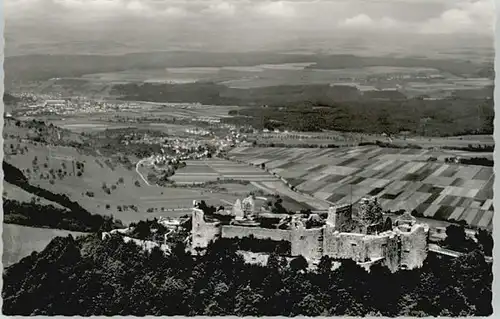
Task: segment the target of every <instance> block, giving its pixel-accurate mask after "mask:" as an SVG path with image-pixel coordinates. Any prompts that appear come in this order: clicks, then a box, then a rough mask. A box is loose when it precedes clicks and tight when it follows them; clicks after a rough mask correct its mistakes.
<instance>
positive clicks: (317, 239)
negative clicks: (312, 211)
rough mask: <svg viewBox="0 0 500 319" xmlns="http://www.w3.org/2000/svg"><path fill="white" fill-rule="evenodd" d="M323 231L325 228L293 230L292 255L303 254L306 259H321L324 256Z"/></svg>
mask: <svg viewBox="0 0 500 319" xmlns="http://www.w3.org/2000/svg"><path fill="white" fill-rule="evenodd" d="M323 231H324V229H323V228H312V229H305V228H304V229H294V230H292V232H291V246H292V256H300V255H302V256H303V257H305V258H306V259H320V258H321V256H323V235H324V234H323Z"/></svg>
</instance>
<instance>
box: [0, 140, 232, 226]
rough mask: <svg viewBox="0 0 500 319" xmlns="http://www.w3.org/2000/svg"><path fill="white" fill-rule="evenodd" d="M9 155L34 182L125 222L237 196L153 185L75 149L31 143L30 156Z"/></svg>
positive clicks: (118, 165) (168, 213)
mask: <svg viewBox="0 0 500 319" xmlns="http://www.w3.org/2000/svg"><path fill="white" fill-rule="evenodd" d="M35 157H37V164H36V165H34V164H33V161H34V159H35ZM5 159H6V161H7V162H8V163H11V164H13V165H14V166H16V167H17V168H19V169H21V170H22V171H23V173H24V174H25V176H26V177H28V179H29V181H30V184H32V185H35V186H39V187H41V188H44V189H47V190H49V191H52V192H53V193H56V194H66V195H67V196H68V197H69V198H70V199H71V200H72V201H76V202H78V203H79V204H80V205H82V206H83V207H84V208H85V209H87V210H88V211H89V212H91V213H98V214H102V215H111V214H112V215H113V216H114V217H115V218H118V219H121V220H122V221H123V222H125V223H129V222H133V221H138V220H141V219H146V218H154V217H159V216H165V217H166V216H174V215H179V214H184V213H188V212H190V210H191V207H192V202H193V200H195V199H196V200H205V201H207V202H208V203H210V204H211V205H226V204H227V202H231V203H234V201H235V200H236V198H237V196H233V195H229V194H212V193H210V192H205V191H202V190H194V189H193V190H191V189H184V188H164V187H158V186H148V185H147V184H146V183H144V181H142V179H141V178H140V176H139V175H138V174H137V172H136V171H135V169H132V170H129V169H127V168H125V167H124V166H123V165H121V164H119V163H116V162H113V160H111V159H109V158H106V157H99V156H90V155H85V154H81V153H79V152H78V151H77V150H76V149H74V148H70V147H51V148H50V149H49V148H47V147H45V146H40V145H38V146H37V145H32V144H29V145H28V151H27V152H25V153H24V155H20V154H18V155H7V156H6V158H5ZM77 162H80V163H83V165H84V168H83V170H79V169H78V167H77ZM28 170H29V171H28ZM59 170H60V171H59ZM79 172H81V176H78V175H79ZM223 200H225V201H223Z"/></svg>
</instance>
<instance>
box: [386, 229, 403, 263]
mask: <svg viewBox="0 0 500 319" xmlns="http://www.w3.org/2000/svg"><path fill="white" fill-rule="evenodd" d="M383 264H384V265H385V266H387V268H389V270H390V271H392V272H395V271H397V270H398V269H399V266H400V264H401V241H400V240H399V236H397V235H396V234H394V233H393V234H391V235H390V236H389V237H387V246H386V248H385V259H384V262H383Z"/></svg>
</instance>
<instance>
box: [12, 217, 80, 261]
mask: <svg viewBox="0 0 500 319" xmlns="http://www.w3.org/2000/svg"><path fill="white" fill-rule="evenodd" d="M69 234H71V235H73V237H76V236H79V235H85V233H79V232H70V231H67V230H58V229H48V228H34V227H26V226H19V225H13V224H5V223H4V224H3V233H2V240H3V255H2V263H3V266H4V268H5V267H8V266H10V265H12V264H15V263H17V262H18V261H20V260H21V259H23V258H24V257H27V256H29V255H30V254H31V253H33V252H34V251H36V252H40V251H42V250H44V249H45V247H46V246H47V244H48V243H50V241H51V240H52V239H54V238H55V237H58V236H60V237H66V236H68V235H69Z"/></svg>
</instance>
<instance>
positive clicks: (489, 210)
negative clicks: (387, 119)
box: [230, 146, 494, 228]
mask: <svg viewBox="0 0 500 319" xmlns="http://www.w3.org/2000/svg"><path fill="white" fill-rule="evenodd" d="M469 155H472V156H474V153H472V154H469ZM230 156H231V157H233V158H234V159H238V160H245V161H248V162H250V163H253V164H255V165H261V164H262V163H264V164H265V166H266V168H267V169H269V170H270V171H271V172H275V173H277V174H278V175H280V176H281V177H283V178H284V179H286V180H287V181H288V182H289V183H290V184H292V185H294V186H296V187H297V189H298V190H299V191H303V192H305V193H308V194H312V195H314V196H315V197H316V198H319V199H322V200H324V201H328V202H331V203H348V202H350V201H353V202H354V201H357V200H358V199H360V198H361V197H363V196H366V195H377V196H378V197H379V198H380V199H381V201H382V205H383V206H384V208H385V209H388V210H392V211H397V210H399V209H405V210H408V211H413V210H415V211H417V212H418V213H421V214H423V215H424V216H427V217H432V218H438V219H443V220H451V219H454V220H465V221H466V222H467V223H468V224H469V225H471V226H478V227H485V228H491V227H492V217H493V210H494V209H493V200H492V199H493V169H492V168H491V167H482V166H473V165H457V164H446V163H444V162H442V160H444V158H445V157H449V156H450V155H449V154H448V153H443V152H440V151H431V150H415V149H390V148H378V147H374V146H366V147H356V148H343V149H289V148H238V149H235V150H233V151H232V152H230ZM430 157H436V158H437V159H438V161H435V162H432V161H428V159H429V158H430ZM269 184H270V185H268V187H270V188H272V187H273V185H272V183H269Z"/></svg>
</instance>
